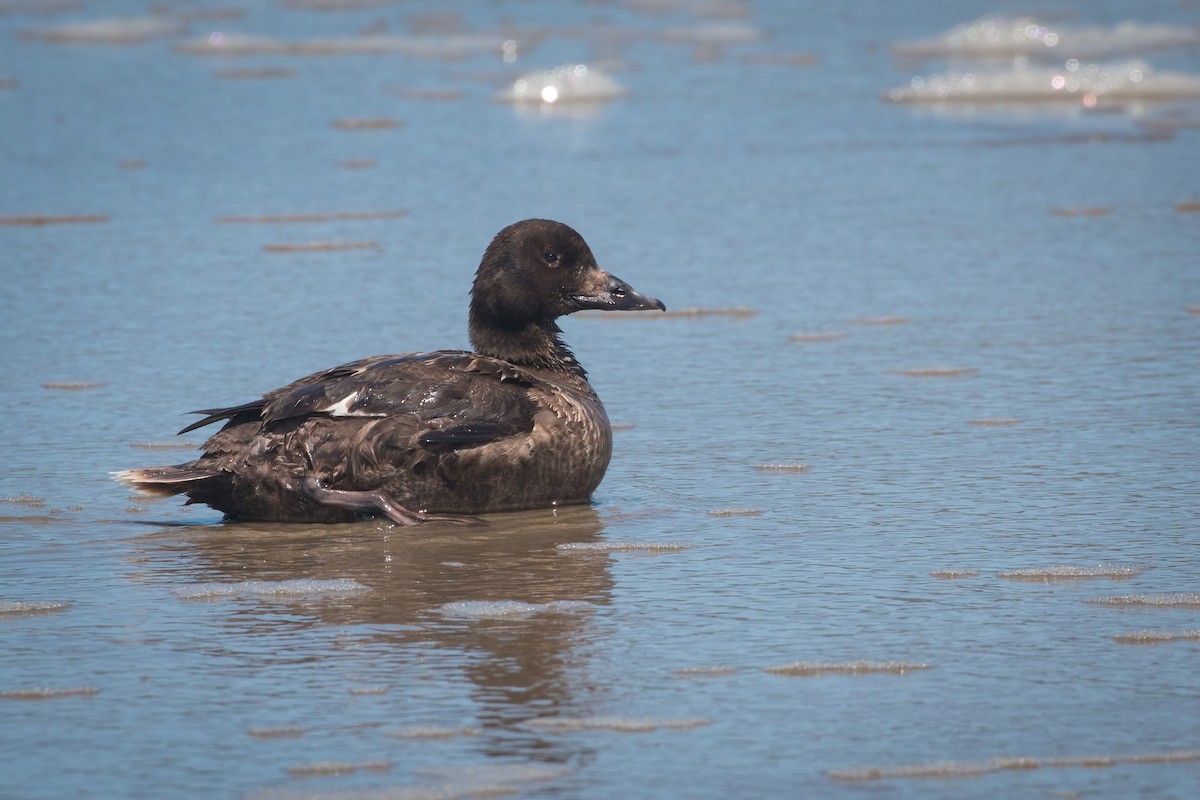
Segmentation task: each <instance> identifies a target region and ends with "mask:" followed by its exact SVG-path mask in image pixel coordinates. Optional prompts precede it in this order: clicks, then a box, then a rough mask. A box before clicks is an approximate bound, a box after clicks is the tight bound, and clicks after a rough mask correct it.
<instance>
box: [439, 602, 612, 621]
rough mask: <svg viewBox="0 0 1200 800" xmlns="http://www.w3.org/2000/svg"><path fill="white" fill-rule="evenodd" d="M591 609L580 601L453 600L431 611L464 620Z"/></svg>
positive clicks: (520, 616)
mask: <svg viewBox="0 0 1200 800" xmlns="http://www.w3.org/2000/svg"><path fill="white" fill-rule="evenodd" d="M590 608H592V604H591V603H585V602H584V601H582V600H552V601H550V602H549V603H525V602H522V601H520V600H455V601H453V602H450V603H446V604H445V605H442V606H438V607H437V608H435V609H433V610H434V611H435V612H437V613H439V614H445V615H446V616H448V617H462V618H464V619H524V618H526V617H532V616H534V615H535V614H546V613H550V614H565V613H570V612H573V611H582V610H584V609H590Z"/></svg>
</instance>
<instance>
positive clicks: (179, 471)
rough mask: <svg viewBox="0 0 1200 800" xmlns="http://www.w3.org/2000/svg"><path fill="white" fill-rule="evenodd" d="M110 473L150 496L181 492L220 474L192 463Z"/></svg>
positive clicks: (167, 495)
mask: <svg viewBox="0 0 1200 800" xmlns="http://www.w3.org/2000/svg"><path fill="white" fill-rule="evenodd" d="M110 474H111V475H112V477H113V480H115V481H120V482H121V483H123V484H125V485H126V486H128V487H129V488H130V489H133V490H134V491H135V492H137V493H138V494H144V495H150V496H151V497H170V496H171V495H173V494H183V493H184V492H188V491H190V490H192V489H196V488H198V487H199V486H200V485H202V484H205V483H208V482H209V481H211V480H212V479H213V478H216V477H218V476H219V475H221V473H220V472H219V471H218V472H214V471H212V470H209V469H205V468H202V467H200V466H198V465H197V464H194V463H193V464H179V465H178V466H174V467H146V468H145V469H123V470H121V471H119V472H112V473H110Z"/></svg>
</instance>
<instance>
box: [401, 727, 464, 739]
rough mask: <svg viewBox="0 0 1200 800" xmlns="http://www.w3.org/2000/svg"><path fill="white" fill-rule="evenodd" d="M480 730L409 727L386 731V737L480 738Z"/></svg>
mask: <svg viewBox="0 0 1200 800" xmlns="http://www.w3.org/2000/svg"><path fill="white" fill-rule="evenodd" d="M482 732H483V731H482V729H480V728H446V727H443V726H441V725H409V726H407V727H404V728H396V729H394V730H390V731H384V732H383V735H384V736H391V737H392V738H394V739H453V738H455V737H458V736H478V735H479V734H480V733H482Z"/></svg>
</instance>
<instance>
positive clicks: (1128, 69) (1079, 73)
mask: <svg viewBox="0 0 1200 800" xmlns="http://www.w3.org/2000/svg"><path fill="white" fill-rule="evenodd" d="M1192 97H1200V75H1192V74H1189V73H1179V72H1158V71H1156V70H1155V69H1154V68H1152V67H1151V66H1150V65H1149V64H1147V63H1146V62H1145V61H1137V60H1134V61H1116V62H1104V63H1083V62H1081V61H1079V60H1078V59H1074V58H1072V59H1069V60H1067V61H1066V62H1064V63H1063V64H1062V65H1061V66H1040V65H1039V66H1033V65H1028V64H1018V65H1016V66H1014V67H1012V68H1010V69H981V70H970V71H964V72H947V73H942V74H937V75H930V76H927V77H925V76H918V77H915V78H913V79H912V80H910V81H909V82H908V84H906V85H904V86H897V87H895V88H893V89H890V90H889V91H888V92H887V93H886V94H885V95H884V99H885V100H888V101H890V102H893V103H1033V102H1068V103H1079V104H1082V105H1083V106H1084V107H1086V108H1090V107H1093V106H1095V105H1097V104H1098V103H1100V102H1102V101H1106V100H1108V101H1115V100H1119V101H1138V100H1140V101H1151V100H1177V99H1186V98H1192Z"/></svg>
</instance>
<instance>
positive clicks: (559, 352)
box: [470, 313, 587, 379]
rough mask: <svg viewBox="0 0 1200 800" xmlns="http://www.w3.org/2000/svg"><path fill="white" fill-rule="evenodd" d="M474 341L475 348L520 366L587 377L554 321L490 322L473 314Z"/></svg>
mask: <svg viewBox="0 0 1200 800" xmlns="http://www.w3.org/2000/svg"><path fill="white" fill-rule="evenodd" d="M470 335H471V345H472V346H473V347H474V348H475V352H477V353H480V354H482V355H485V356H491V357H492V358H499V359H501V360H503V361H507V362H509V363H510V364H516V365H517V366H519V367H531V368H534V369H549V370H554V371H555V372H565V373H569V374H572V375H576V376H578V377H580V378H584V379H586V378H587V372H585V371H584V369H583V367H581V366H580V365H579V362H578V361H577V360H575V354H574V353H572V352H571V349H570V348H569V347H567V345H566V344H565V343H563V340H562V330H561V329H560V328H559V327H558V325H556V324H554V323H553V322H529V323H526V324H523V325H518V326H507V325H500V324H495V323H490V324H489V321H488V320H485V319H483V318H482V317H481V315H480V314H477V313H472V314H471V323H470Z"/></svg>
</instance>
